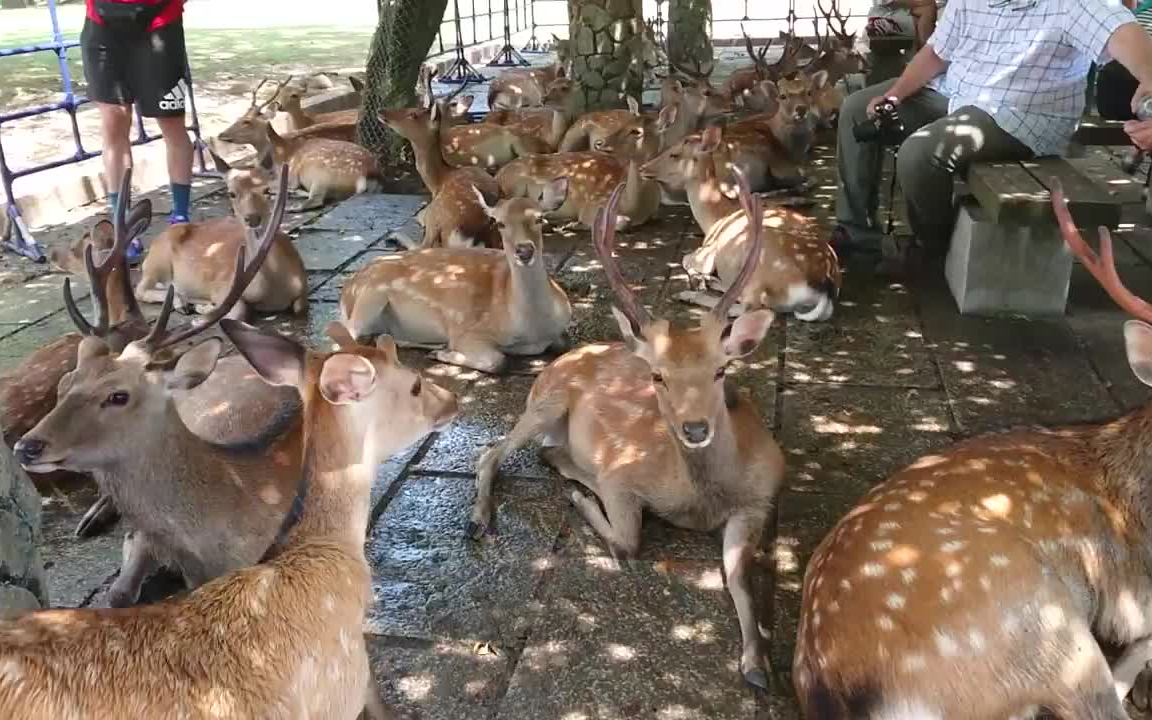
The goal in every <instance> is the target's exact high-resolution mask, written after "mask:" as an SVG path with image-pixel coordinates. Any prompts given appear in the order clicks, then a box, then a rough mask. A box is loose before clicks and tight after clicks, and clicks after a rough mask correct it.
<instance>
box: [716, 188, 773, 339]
mask: <svg viewBox="0 0 1152 720" xmlns="http://www.w3.org/2000/svg"><path fill="white" fill-rule="evenodd" d="M732 172H733V174H735V175H736V184H737V186H738V187H739V191H740V206H741V207H742V208H744V214H745V215H746V216H747V217H748V233H749V234H750V236H751V238H752V242H751V247H749V249H748V255H747V257H745V258H744V265H742V266H741V267H740V272H739V273H738V274H737V275H736V279H735V280H733V281H732V284H731V285H730V286H728V289H727V290H725V291H724V294H723V295H722V296H721V297H720V301H719V302H718V303H716V305H715V306H714V307H713V308H712V309H711V310H710V311H709V314H710V315H711V317H712V319H714V320H718V321H720V322H727V320H728V310H729V309H730V308H731V307H732V305H733V304H734V303H735V302H736V300H737V299H738V298H739V297H740V293H742V292H744V286H745V285H747V284H748V281H749V280H750V279H752V272H753V271H754V270H755V269H756V265H757V264H758V263H759V262H760V254H761V253H762V252H763V250H764V219H763V217H764V214H763V208H762V207H761V204H760V198H759V197H758V196H756V195H753V194H752V190H751V188H749V186H748V179H747V178H746V177H744V173H743V172H742V171H741V170H740V169H739V168H737V167H733V168H732Z"/></svg>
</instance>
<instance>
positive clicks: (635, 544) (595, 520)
mask: <svg viewBox="0 0 1152 720" xmlns="http://www.w3.org/2000/svg"><path fill="white" fill-rule="evenodd" d="M597 485H598V486H599V487H600V489H601V490H600V492H601V494H600V501H601V502H602V503H603V504H604V510H603V511H601V510H600V505H599V504H597V503H596V501H595V500H594V499H592V498H590V497H588V496H587V495H585V494H584V493H582V492H580V491H579V490H573V491H572V494H571V495H569V498H570V499H571V500H572V504H573V505H575V506H576V509H577V510H579V511H580V514H581V515H583V516H584V520H586V521H587V522H588V524H589V525H591V526H592V529H593V530H595V531H596V532H597V533H598V534H599V535H600V537H602V538H604V542H606V543H607V544H608V549H609V550H610V551H611V552H612V555H613V556H614V557H615V558H616V559H617V561H618V562H619V561H621V560H627V559H631V558H633V557H635V556H636V554H637V553H638V552H639V551H640V521H641V511H642V510H643V508H642V506H641V505H640V503H639V502H638V501H637V499H636V498H635V497H633V496H632V495H629V494H625V493H623V492H620V491H619V490H613V491H610V492H606V491H605V490H604V488H605V487H608V488H613V487H615V486H616V485H617V484H616V483H600V482H599V481H597Z"/></svg>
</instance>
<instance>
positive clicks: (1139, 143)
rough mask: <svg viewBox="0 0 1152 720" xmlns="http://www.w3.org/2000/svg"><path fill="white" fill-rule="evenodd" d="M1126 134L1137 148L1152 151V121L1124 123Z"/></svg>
mask: <svg viewBox="0 0 1152 720" xmlns="http://www.w3.org/2000/svg"><path fill="white" fill-rule="evenodd" d="M1124 132H1126V133H1128V137H1129V138H1131V139H1132V144H1133V145H1135V146H1136V147H1138V148H1140V149H1141V150H1152V120H1129V121H1128V122H1126V123H1124Z"/></svg>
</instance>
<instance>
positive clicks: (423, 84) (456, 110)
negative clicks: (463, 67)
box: [417, 65, 491, 128]
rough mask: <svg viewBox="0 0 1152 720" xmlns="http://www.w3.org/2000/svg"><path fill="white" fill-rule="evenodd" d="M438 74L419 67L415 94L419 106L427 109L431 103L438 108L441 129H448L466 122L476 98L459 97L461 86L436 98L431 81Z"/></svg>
mask: <svg viewBox="0 0 1152 720" xmlns="http://www.w3.org/2000/svg"><path fill="white" fill-rule="evenodd" d="M438 72H440V71H439V70H437V69H436V68H434V67H431V66H429V65H421V66H420V74H419V78H418V80H419V87H420V91H419V93H417V97H418V99H419V101H420V104H421V105H422V106H423V107H429V106H430V105H431V104H432V103H436V104H438V105H439V106H440V118H441V121H440V127H441V128H449V127H453V126H455V125H462V124H464V123H466V122H468V112H469V111H470V110H471V109H472V103H473V102H475V101H476V96H475V95H461V94H460V93H461V92H462V91H463V90H464V87H465V86H464V85H463V84H461V85H460V87H458V88H456V90H454V91H453V92H452V93H450V94H449V95H448V96H447V97H442V98H437V97H436V93H435V92H434V91H433V90H432V80H433V79H434V78H435V77H436V74H437V73H438ZM489 114H491V113H489Z"/></svg>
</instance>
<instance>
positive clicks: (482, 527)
mask: <svg viewBox="0 0 1152 720" xmlns="http://www.w3.org/2000/svg"><path fill="white" fill-rule="evenodd" d="M464 534H465V535H467V536H468V537H470V538H472V539H473V540H483V539H484V536H485V535H495V534H496V533H495V532H494V531H493V530H492V525H491V524H490V523H478V522H476V521H475V520H469V521H468V522H466V523H464Z"/></svg>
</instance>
